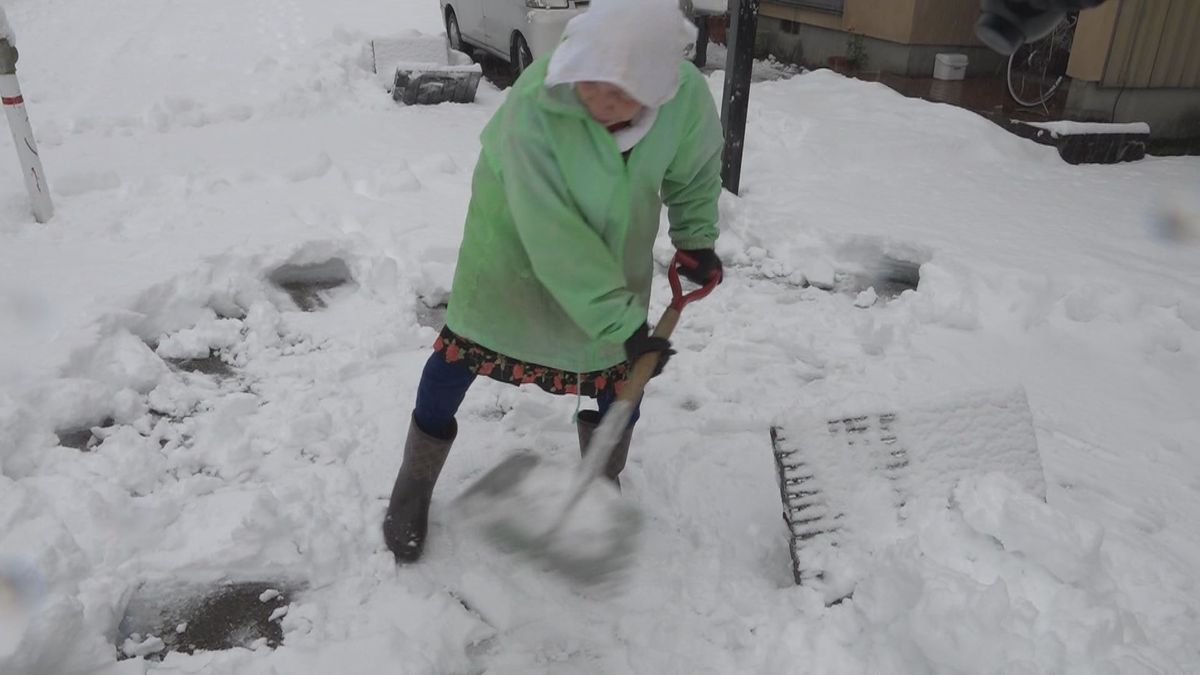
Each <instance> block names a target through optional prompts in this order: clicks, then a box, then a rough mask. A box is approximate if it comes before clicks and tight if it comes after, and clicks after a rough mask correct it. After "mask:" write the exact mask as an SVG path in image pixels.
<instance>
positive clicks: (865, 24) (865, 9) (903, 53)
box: [759, 0, 1200, 77]
mask: <svg viewBox="0 0 1200 675" xmlns="http://www.w3.org/2000/svg"><path fill="white" fill-rule="evenodd" d="M1198 1H1200V0H1198ZM760 15H761V16H760V20H759V45H760V48H761V50H762V51H764V52H769V53H771V54H773V55H775V56H776V57H778V58H781V59H784V60H789V61H794V62H796V63H801V64H803V65H806V66H810V67H814V66H824V65H826V62H827V60H828V59H829V57H831V56H844V55H845V54H846V52H847V49H848V44H847V43H848V40H849V37H850V35H849V34H851V33H853V34H856V35H861V36H863V47H864V48H865V50H866V54H867V59H868V63H867V67H866V70H869V71H881V72H887V73H895V74H899V75H908V76H913V77H929V76H930V75H932V73H933V62H934V57H935V56H936V55H937V54H938V52H944V51H953V52H959V53H963V54H966V55H967V56H968V58H969V60H970V66H969V67H968V71H967V72H968V75H970V76H976V75H992V74H996V73H998V72H1000V70H1001V69H1002V67H1003V59H1002V58H1001V57H999V56H998V55H996V54H995V53H994V52H992V51H991V50H989V49H987V48H986V47H984V46H983V44H982V43H981V42H979V41H977V40H976V38H975V33H974V28H975V20H976V19H977V18H978V16H979V0H845V2H844V5H843V12H842V13H841V14H836V13H832V12H823V11H820V10H815V9H811V8H806V7H799V6H797V5H794V4H790V3H788V2H787V0H764V2H763V3H762V5H761V7H760ZM784 21H787V22H793V23H792V24H791V26H790V27H789V29H788V30H784V27H783V25H782V23H781V22H784Z"/></svg>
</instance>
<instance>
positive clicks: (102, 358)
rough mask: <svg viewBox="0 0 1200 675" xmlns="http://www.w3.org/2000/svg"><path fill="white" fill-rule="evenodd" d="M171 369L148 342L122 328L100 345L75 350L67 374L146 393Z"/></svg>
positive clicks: (117, 387) (116, 387)
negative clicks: (152, 349) (147, 344)
mask: <svg viewBox="0 0 1200 675" xmlns="http://www.w3.org/2000/svg"><path fill="white" fill-rule="evenodd" d="M169 372H170V369H169V368H167V364H166V363H163V360H162V359H161V358H159V357H158V356H157V355H156V354H155V353H154V352H153V351H151V349H150V348H149V347H148V346H146V343H144V342H142V341H141V340H139V339H138V338H137V337H135V336H134V335H133V334H132V333H130V332H128V331H124V330H119V331H116V332H115V333H113V334H112V335H110V336H108V337H106V338H104V339H103V340H101V341H100V343H99V344H97V345H95V346H93V347H90V348H87V349H83V350H80V351H78V352H76V353H75V354H74V355H73V356H72V357H71V361H70V363H69V365H68V366H67V371H66V374H67V375H68V376H69V377H81V378H90V379H93V380H96V381H99V382H103V383H105V384H108V385H111V386H112V387H113V388H115V389H126V388H127V389H132V390H134V391H136V392H138V393H140V394H145V393H147V392H149V391H150V390H151V389H153V388H154V387H155V385H157V384H158V382H159V379H160V378H161V377H162V376H164V375H166V374H167V373H169Z"/></svg>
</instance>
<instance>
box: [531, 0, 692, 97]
mask: <svg viewBox="0 0 1200 675" xmlns="http://www.w3.org/2000/svg"><path fill="white" fill-rule="evenodd" d="M563 36H564V40H563V42H562V43H561V44H560V45H559V46H558V49H556V50H555V51H554V55H553V56H552V57H550V64H549V66H548V67H547V70H546V85H547V86H554V85H558V84H567V83H573V82H608V83H610V84H615V85H617V86H619V87H621V88H622V89H624V90H625V91H626V92H627V93H628V94H629V95H630V96H632V97H633V98H635V99H637V101H638V102H639V103H641V104H642V105H644V106H646V107H648V108H658V107H660V106H662V105H663V104H664V103H666V102H667V101H670V100H671V98H672V97H674V96H675V92H676V91H677V90H678V89H679V63H680V61H682V60H683V58H684V50H686V49H687V47H688V45H690V44H691V43H693V42H694V41H695V40H696V27H695V26H693V25H692V24H691V22H690V21H688V20H687V18H686V17H685V16H684V15H683V11H682V10H680V9H679V3H678V0H592V3H591V5H590V6H589V7H588V9H587V11H585V12H584V13H583V14H580V15H579V16H577V17H575V18H574V19H571V21H570V23H568V24H567V28H566V30H565V31H564V32H563Z"/></svg>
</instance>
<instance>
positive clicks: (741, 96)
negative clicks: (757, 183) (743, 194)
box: [721, 0, 760, 195]
mask: <svg viewBox="0 0 1200 675" xmlns="http://www.w3.org/2000/svg"><path fill="white" fill-rule="evenodd" d="M759 1H760V0H733V4H734V8H733V10H732V11H731V15H732V19H733V23H732V25H731V26H730V28H729V57H728V62H727V63H726V64H725V94H724V96H723V97H722V99H721V122H722V125H723V126H724V127H725V154H724V156H723V157H722V159H721V183H722V184H723V185H724V186H725V189H726V190H729V191H730V192H732V193H733V194H735V195H736V194H738V190H740V189H741V182H742V150H743V149H744V148H743V146H744V145H745V140H746V110H747V108H748V107H749V105H750V76H751V73H752V71H753V68H754V40H755V34H756V33H757V32H758V5H759Z"/></svg>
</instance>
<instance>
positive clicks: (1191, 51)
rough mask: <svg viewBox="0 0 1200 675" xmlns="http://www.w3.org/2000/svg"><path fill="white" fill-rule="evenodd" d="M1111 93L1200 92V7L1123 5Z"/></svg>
mask: <svg viewBox="0 0 1200 675" xmlns="http://www.w3.org/2000/svg"><path fill="white" fill-rule="evenodd" d="M1101 84H1103V85H1104V86H1106V87H1143V88H1146V87H1154V88H1158V87H1200V3H1198V2H1196V1H1195V0H1120V7H1119V8H1118V13H1117V20H1116V30H1115V31H1114V33H1113V41H1112V50H1111V52H1110V53H1109V57H1108V64H1107V66H1106V67H1105V69H1104V76H1103V78H1101Z"/></svg>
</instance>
